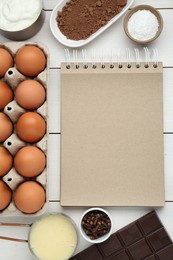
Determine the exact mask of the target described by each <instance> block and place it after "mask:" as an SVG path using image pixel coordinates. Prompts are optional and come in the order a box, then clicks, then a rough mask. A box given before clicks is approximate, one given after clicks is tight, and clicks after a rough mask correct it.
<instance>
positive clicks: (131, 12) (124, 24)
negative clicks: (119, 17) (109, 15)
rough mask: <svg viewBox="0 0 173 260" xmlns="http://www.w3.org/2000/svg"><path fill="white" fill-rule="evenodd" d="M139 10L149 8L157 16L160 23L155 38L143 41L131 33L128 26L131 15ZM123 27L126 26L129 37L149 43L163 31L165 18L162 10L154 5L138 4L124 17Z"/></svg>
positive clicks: (135, 40)
mask: <svg viewBox="0 0 173 260" xmlns="http://www.w3.org/2000/svg"><path fill="white" fill-rule="evenodd" d="M139 10H149V11H150V12H152V13H153V14H154V15H155V16H156V18H157V20H158V23H159V28H158V31H157V33H156V35H155V36H154V37H153V38H151V39H148V40H145V41H141V40H138V39H136V38H133V37H132V36H131V34H130V33H129V31H128V27H127V25H128V21H129V19H130V17H131V16H132V15H133V14H134V13H136V12H137V11H139ZM123 27H124V31H125V33H126V35H127V36H128V37H129V39H131V40H133V41H134V42H136V43H139V44H147V43H151V42H153V41H154V40H156V39H157V38H158V37H159V35H160V34H161V32H162V30H163V18H162V15H161V14H160V12H159V11H158V10H157V9H156V8H155V7H153V6H151V5H138V6H135V7H134V8H132V9H131V10H130V11H128V12H127V14H126V15H125V17H124V22H123Z"/></svg>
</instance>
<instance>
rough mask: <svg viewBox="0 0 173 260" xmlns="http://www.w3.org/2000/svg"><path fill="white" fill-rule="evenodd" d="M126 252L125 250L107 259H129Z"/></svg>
mask: <svg viewBox="0 0 173 260" xmlns="http://www.w3.org/2000/svg"><path fill="white" fill-rule="evenodd" d="M129 259H130V258H129V257H128V255H127V253H126V252H125V251H123V252H121V253H120V254H118V255H116V256H112V257H110V258H109V260H129Z"/></svg>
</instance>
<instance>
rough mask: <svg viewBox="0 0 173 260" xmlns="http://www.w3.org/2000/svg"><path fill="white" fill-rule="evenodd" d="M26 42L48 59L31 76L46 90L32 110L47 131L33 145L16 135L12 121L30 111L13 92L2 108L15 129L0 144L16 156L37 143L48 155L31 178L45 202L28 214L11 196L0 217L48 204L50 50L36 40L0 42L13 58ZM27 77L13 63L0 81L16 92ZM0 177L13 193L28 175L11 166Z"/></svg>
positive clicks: (40, 213)
mask: <svg viewBox="0 0 173 260" xmlns="http://www.w3.org/2000/svg"><path fill="white" fill-rule="evenodd" d="M26 45H34V46H37V47H39V48H40V49H41V50H42V51H43V52H44V54H45V56H46V58H47V62H46V67H45V69H44V71H42V72H41V73H40V74H38V75H37V76H36V77H35V78H34V79H35V80H38V81H39V82H40V83H41V84H42V85H43V86H44V88H45V90H46V100H45V102H44V104H43V105H42V106H41V107H39V108H38V109H37V110H34V112H38V113H39V114H40V115H41V116H42V117H43V118H44V119H45V122H46V125H47V130H46V134H45V135H44V137H43V138H42V139H41V140H40V141H39V142H37V143H34V144H30V143H26V142H24V141H22V140H21V139H20V138H19V137H18V136H17V134H16V130H15V123H16V121H17V120H18V118H19V117H20V116H21V115H22V114H23V113H25V112H28V111H29V110H25V109H24V108H22V107H21V106H20V105H18V104H17V102H16V100H15V95H14V100H13V101H11V102H10V103H8V104H7V105H6V106H5V108H4V113H5V114H6V115H8V117H9V118H10V119H11V121H12V122H13V125H14V131H13V133H12V135H11V136H10V137H9V138H8V139H6V140H5V142H4V143H3V144H1V145H2V146H4V147H5V148H6V149H7V150H8V151H9V152H10V153H11V155H12V156H13V157H14V156H15V154H16V153H17V151H18V150H19V149H20V148H22V147H25V146H28V145H33V146H36V147H38V148H40V149H41V150H42V151H43V152H44V153H45V155H46V158H47V159H46V168H45V169H44V171H43V172H42V173H41V174H40V175H39V176H37V177H35V178H31V180H35V181H36V182H38V183H39V184H41V185H42V186H43V187H44V189H45V192H46V201H45V204H44V205H43V207H42V208H41V209H40V210H39V211H37V212H36V213H31V214H27V213H23V212H21V211H20V210H19V209H17V208H16V206H15V204H14V202H13V199H12V201H11V203H10V204H9V205H8V207H7V208H6V209H4V210H3V211H1V212H0V217H1V216H2V217H19V216H28V215H29V216H40V215H42V214H43V213H44V212H45V211H46V209H47V206H48V102H47V100H48V91H47V86H48V74H49V51H48V48H47V47H46V46H45V45H44V44H42V43H38V42H27V43H24V42H7V43H0V47H3V48H5V49H7V50H8V51H9V52H10V53H11V54H12V56H13V58H14V57H15V54H16V52H17V51H18V50H19V49H20V48H21V47H24V46H26ZM26 79H31V78H30V77H26V76H25V75H23V74H22V73H20V72H19V71H18V69H17V68H16V66H15V64H14V67H12V68H9V69H8V71H7V72H6V74H5V76H4V78H2V79H1V80H3V81H5V82H7V84H8V85H9V86H10V87H11V88H12V89H13V91H15V88H16V87H17V86H18V84H19V83H20V82H22V81H23V80H26ZM32 79H33V78H32ZM2 180H3V181H4V182H5V183H6V184H7V185H8V186H9V187H10V189H11V190H12V192H14V191H15V189H16V188H17V187H18V185H19V184H21V183H22V182H24V181H25V180H29V178H25V177H22V176H21V175H20V174H18V173H17V171H16V170H15V168H14V166H13V168H12V169H11V170H10V171H9V172H8V173H7V174H6V175H5V176H3V177H2Z"/></svg>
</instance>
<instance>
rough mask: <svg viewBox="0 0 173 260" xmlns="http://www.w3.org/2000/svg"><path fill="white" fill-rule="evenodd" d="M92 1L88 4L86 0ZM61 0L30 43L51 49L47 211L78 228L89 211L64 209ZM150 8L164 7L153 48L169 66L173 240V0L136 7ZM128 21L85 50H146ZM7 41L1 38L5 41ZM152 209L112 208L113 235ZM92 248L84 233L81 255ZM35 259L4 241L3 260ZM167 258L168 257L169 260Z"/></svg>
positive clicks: (47, 0) (168, 186) (49, 5)
mask: <svg viewBox="0 0 173 260" xmlns="http://www.w3.org/2000/svg"><path fill="white" fill-rule="evenodd" d="M86 1H87V0H86ZM58 2H59V0H44V11H45V13H46V19H45V22H44V25H43V27H42V29H41V30H40V32H39V33H38V34H37V35H35V36H34V37H33V38H31V39H29V40H28V41H39V42H43V43H44V44H46V45H47V46H48V48H49V50H50V80H49V86H48V87H49V97H48V99H49V100H48V102H49V165H50V169H49V207H48V210H47V211H48V212H65V213H66V214H68V215H70V216H71V217H72V218H73V219H74V221H75V222H76V224H77V225H78V223H79V219H80V216H81V214H82V212H83V211H84V209H85V208H68V207H67V208H62V207H61V206H60V80H59V77H60V63H61V62H62V61H65V55H64V48H65V47H64V46H62V45H61V44H60V43H58V42H57V41H56V40H55V38H54V37H53V35H52V34H51V31H50V28H49V18H50V14H51V11H52V9H53V8H54V6H55V5H56V4H57V3H58ZM139 4H150V5H153V6H155V7H156V8H158V9H159V11H160V12H161V14H162V16H163V20H164V30H163V32H162V34H161V36H160V37H159V39H158V40H157V41H155V42H154V43H152V44H151V45H150V46H149V47H152V48H153V47H157V48H158V51H159V58H160V60H162V61H163V65H164V85H163V87H164V147H165V151H164V155H165V194H166V202H165V206H164V207H163V208H156V211H157V213H158V215H159V217H160V219H161V220H162V222H163V224H164V225H165V227H166V229H167V230H168V232H169V234H170V236H171V238H172V239H173V0H136V1H135V3H134V5H139ZM122 22H123V18H121V19H120V20H119V21H117V22H116V23H115V24H114V25H113V26H112V27H111V28H109V29H108V30H107V31H106V32H104V33H103V34H102V35H101V36H99V37H98V38H97V39H95V40H94V41H93V42H91V43H90V44H88V45H87V46H86V48H87V50H88V51H91V49H93V48H94V49H104V50H105V52H106V51H109V50H110V49H111V48H112V49H113V50H118V49H119V48H122V49H123V48H124V49H125V48H127V47H130V48H131V49H133V48H135V47H138V48H139V49H142V47H140V46H138V45H135V44H134V43H133V42H131V41H130V40H129V39H128V38H127V36H126V35H125V33H124V31H123V26H122ZM7 41H9V40H8V39H6V38H4V37H3V36H0V42H7ZM150 210H151V208H142V207H137V208H134V207H113V208H109V212H110V213H111V214H112V217H113V220H114V231H115V230H117V229H119V228H121V227H123V226H124V225H126V224H128V223H130V222H131V221H133V220H135V219H136V218H138V217H140V216H142V215H143V214H145V213H148V212H149V211H150ZM34 220H35V218H31V217H27V218H25V219H22V218H17V219H12V218H6V219H5V220H4V219H2V218H0V221H5V222H8V221H11V222H14V221H16V222H19V223H20V222H23V223H32V222H33V221H34ZM27 232H28V229H27V228H20V227H11V228H10V227H0V234H1V235H4V236H13V237H18V238H27ZM88 245H89V244H88V243H87V242H85V241H84V240H83V239H82V237H81V236H80V235H79V244H78V247H77V251H76V252H79V251H81V250H82V249H84V248H86V247H87V246H88ZM11 259H15V260H17V259H20V260H32V259H33V256H32V255H31V254H30V252H29V249H28V246H27V244H26V243H17V242H11V241H5V240H0V260H11ZM165 260H166V259H165Z"/></svg>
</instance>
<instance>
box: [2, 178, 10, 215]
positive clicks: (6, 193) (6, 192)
mask: <svg viewBox="0 0 173 260" xmlns="http://www.w3.org/2000/svg"><path fill="white" fill-rule="evenodd" d="M0 194H1V196H0V211H1V210H3V209H5V208H6V207H7V206H8V205H9V204H10V201H11V198H12V191H11V189H10V188H9V187H8V185H7V184H6V183H5V182H3V181H2V180H0Z"/></svg>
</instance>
